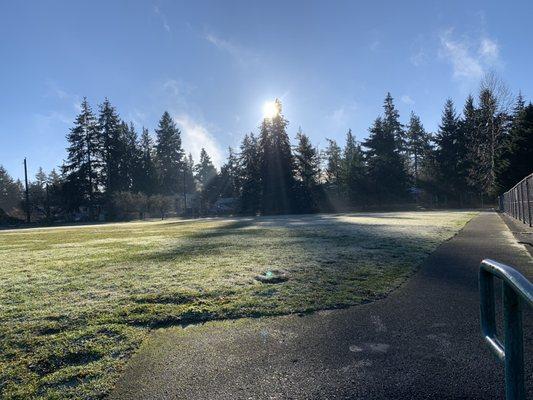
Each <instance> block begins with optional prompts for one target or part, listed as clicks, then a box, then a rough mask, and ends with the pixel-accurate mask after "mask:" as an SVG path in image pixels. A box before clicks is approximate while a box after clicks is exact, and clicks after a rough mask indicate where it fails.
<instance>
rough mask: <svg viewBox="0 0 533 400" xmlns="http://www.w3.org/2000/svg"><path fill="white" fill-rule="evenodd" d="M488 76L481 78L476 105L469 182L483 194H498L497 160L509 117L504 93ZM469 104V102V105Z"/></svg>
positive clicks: (507, 127)
mask: <svg viewBox="0 0 533 400" xmlns="http://www.w3.org/2000/svg"><path fill="white" fill-rule="evenodd" d="M498 89H499V88H498V87H497V86H495V85H494V84H493V83H492V82H491V81H490V78H489V80H488V83H487V81H484V82H482V85H481V88H480V91H479V94H478V107H477V109H475V117H476V125H475V127H474V130H473V134H474V135H473V140H472V143H471V154H470V160H471V162H470V165H469V166H470V179H471V181H472V186H473V187H474V188H475V189H476V190H477V191H478V192H479V193H480V194H481V195H482V196H483V195H484V194H487V195H489V196H491V195H495V194H497V185H496V178H497V177H496V175H497V161H498V158H499V157H500V155H501V151H502V148H503V144H504V143H505V137H506V135H507V133H508V130H509V122H510V120H511V118H510V116H509V115H508V111H507V106H506V99H505V94H503V93H502V91H501V88H500V89H499V90H498ZM469 107H470V105H469Z"/></svg>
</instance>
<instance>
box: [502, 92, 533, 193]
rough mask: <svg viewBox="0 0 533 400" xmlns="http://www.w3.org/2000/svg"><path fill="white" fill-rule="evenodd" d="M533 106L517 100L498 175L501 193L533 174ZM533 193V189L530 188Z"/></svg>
mask: <svg viewBox="0 0 533 400" xmlns="http://www.w3.org/2000/svg"><path fill="white" fill-rule="evenodd" d="M532 160H533V105H532V104H531V103H529V104H528V105H527V106H525V105H524V103H523V99H521V98H520V97H519V98H518V100H517V104H516V106H515V110H514V115H513V124H512V127H511V130H510V132H509V137H508V138H507V140H506V143H505V151H504V152H503V155H502V157H501V159H500V168H499V169H498V171H497V172H498V174H497V178H498V180H497V183H498V189H499V192H500V193H502V192H505V191H507V190H509V189H510V188H512V187H513V186H514V185H515V184H517V183H518V182H519V181H520V180H522V179H523V178H524V177H526V176H527V175H529V174H531V173H532V172H533V162H532ZM530 191H533V188H530Z"/></svg>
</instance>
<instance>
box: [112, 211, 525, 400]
mask: <svg viewBox="0 0 533 400" xmlns="http://www.w3.org/2000/svg"><path fill="white" fill-rule="evenodd" d="M484 257H490V258H494V259H496V260H498V261H501V262H504V263H509V264H511V265H515V266H517V267H518V266H520V267H521V269H522V272H524V273H525V274H526V276H528V277H529V278H531V277H533V263H532V259H531V257H530V256H529V254H528V253H527V252H526V251H525V249H524V247H523V246H522V245H520V244H518V243H517V241H516V240H515V239H514V238H513V236H512V234H511V232H510V231H509V229H508V228H507V226H506V225H505V224H504V222H503V221H502V220H501V218H500V217H499V216H498V215H497V214H494V213H481V214H480V215H479V216H478V217H476V218H475V219H473V220H472V221H471V222H470V223H469V224H468V225H467V226H466V227H465V228H464V229H463V230H462V231H461V232H460V233H459V234H458V235H457V236H455V237H454V238H453V239H452V240H450V241H447V242H445V243H443V244H442V245H441V246H440V247H439V249H438V250H437V251H436V252H435V253H433V255H431V256H430V258H429V259H428V260H427V262H425V264H424V266H423V267H422V269H421V270H420V271H419V272H418V273H417V274H416V275H415V276H414V277H413V278H412V279H411V280H410V281H409V282H408V283H407V284H405V285H404V286H403V287H402V288H400V289H399V290H397V291H396V292H394V293H393V294H391V295H390V296H389V297H387V298H386V299H383V300H380V301H377V302H374V303H371V304H367V305H362V306H356V307H351V308H348V309H345V310H336V311H322V312H317V313H314V314H311V315H306V316H296V315H292V316H285V317H275V318H261V319H242V320H237V321H222V322H211V323H206V324H203V325H198V326H191V327H188V328H185V329H183V328H170V329H165V330H160V331H157V332H155V333H154V334H153V335H152V337H151V339H149V340H148V341H147V342H146V343H145V344H144V345H143V346H142V348H141V349H140V351H139V352H138V353H137V354H136V355H135V356H134V357H133V359H132V360H131V362H130V364H129V366H128V368H127V370H126V372H125V374H124V376H123V378H122V379H121V381H120V382H119V384H118V385H117V387H116V390H115V392H114V393H112V395H111V398H112V399H124V400H125V399H128V400H131V399H220V400H222V399H496V398H499V399H502V398H503V397H504V395H503V368H502V365H501V364H500V363H498V362H497V361H496V359H495V358H494V356H492V354H491V353H490V352H489V350H488V348H487V346H486V345H485V344H484V342H483V341H482V339H481V336H480V332H479V317H478V313H479V311H478V304H479V301H478V291H477V268H478V264H479V261H480V259H481V258H484ZM531 316H532V314H531V313H528V315H526V316H525V317H526V318H525V321H524V328H525V329H526V330H527V331H529V332H532V331H533V324H532V322H533V321H532V319H533V318H531ZM532 336H533V335H531V334H529V333H528V334H526V348H529V350H531V348H532V347H533V346H531V344H532V343H533V337H532ZM530 353H531V352H530ZM527 356H528V354H526V357H527ZM530 360H531V359H530ZM532 364H533V363H532V362H528V363H527V371H526V372H527V374H528V377H526V379H529V384H528V393H529V397H530V398H533V396H532V394H533V389H532V387H531V386H532V385H531V382H532V381H533V372H532V371H533V367H532Z"/></svg>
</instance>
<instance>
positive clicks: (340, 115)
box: [328, 101, 358, 127]
mask: <svg viewBox="0 0 533 400" xmlns="http://www.w3.org/2000/svg"><path fill="white" fill-rule="evenodd" d="M357 108H358V106H357V103H356V102H355V101H353V102H351V103H348V104H343V105H341V106H340V107H338V108H336V109H335V110H333V111H332V112H331V113H330V114H329V115H328V119H329V120H330V121H331V122H333V124H334V125H335V126H338V127H344V126H345V125H346V124H347V123H348V121H349V119H350V118H351V116H352V115H353V114H354V113H355V112H356V111H357Z"/></svg>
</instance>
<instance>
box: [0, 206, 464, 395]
mask: <svg viewBox="0 0 533 400" xmlns="http://www.w3.org/2000/svg"><path fill="white" fill-rule="evenodd" d="M473 215H474V214H473V213H467V212H416V213H415V212H398V213H384V214H342V215H317V216H294V217H291V216H289V217H279V218H274V217H273V218H267V217H263V218H253V219H252V218H239V219H217V220H198V221H180V220H167V221H150V222H134V223H124V224H109V225H95V226H87V227H72V228H49V229H31V230H21V231H4V232H1V231H0V397H1V398H5V399H31V398H51V399H55V398H57V399H65V398H83V399H93V398H101V397H103V396H104V395H105V394H106V393H107V392H108V391H109V389H110V388H112V387H113V385H114V383H115V382H116V380H117V379H118V376H119V374H120V371H121V369H122V367H123V366H124V364H125V363H126V361H127V359H128V357H129V356H130V355H131V353H132V352H133V351H135V349H136V348H137V347H138V346H139V344H140V343H141V341H142V340H143V338H145V336H146V335H147V334H148V333H149V331H150V329H154V328H157V327H163V326H168V325H171V324H187V323H195V322H199V321H205V320H210V319H221V318H237V317H243V316H261V315H275V314H283V313H293V312H307V311H312V310H316V309H321V308H335V307H343V306H348V305H353V304H360V303H363V302H367V301H371V300H375V299H378V298H380V297H383V296H384V295H386V294H387V293H388V292H389V291H391V290H392V289H394V288H395V287H397V286H398V285H399V284H401V283H402V282H403V281H404V280H405V279H406V277H408V276H409V275H410V274H411V273H412V272H413V271H414V270H415V268H416V266H417V265H419V264H420V262H422V261H423V260H424V258H425V257H426V256H427V255H428V254H429V253H431V252H432V251H433V250H434V249H435V248H436V247H437V246H438V245H439V244H440V243H441V242H442V241H444V240H446V239H448V238H450V237H452V236H453V235H454V234H455V233H457V231H458V230H460V229H461V228H462V227H463V226H464V224H465V223H466V222H467V221H468V220H469V219H470V218H472V216H473ZM272 269H283V270H284V271H286V273H287V274H288V277H289V279H288V280H287V281H286V282H283V283H278V284H265V283H261V282H258V281H257V280H256V279H254V277H255V276H257V275H258V274H260V273H263V272H265V271H267V270H272Z"/></svg>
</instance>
